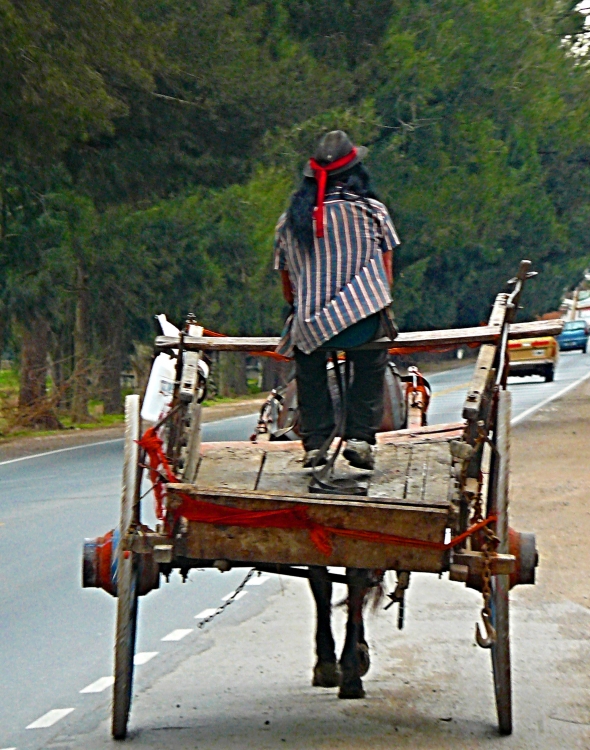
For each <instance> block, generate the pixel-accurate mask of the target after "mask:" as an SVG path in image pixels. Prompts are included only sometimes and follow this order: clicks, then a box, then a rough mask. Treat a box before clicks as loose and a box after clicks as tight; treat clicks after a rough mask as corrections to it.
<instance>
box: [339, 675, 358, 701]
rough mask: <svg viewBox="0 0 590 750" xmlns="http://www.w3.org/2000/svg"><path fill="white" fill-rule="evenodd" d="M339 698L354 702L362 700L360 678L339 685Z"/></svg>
mask: <svg viewBox="0 0 590 750" xmlns="http://www.w3.org/2000/svg"><path fill="white" fill-rule="evenodd" d="M338 697H339V698H344V699H346V700H355V699H357V698H364V697H365V691H364V689H363V683H362V681H361V680H360V678H357V679H356V680H352V682H344V683H342V685H340V692H339V693H338Z"/></svg>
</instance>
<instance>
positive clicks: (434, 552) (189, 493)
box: [84, 261, 561, 738]
mask: <svg viewBox="0 0 590 750" xmlns="http://www.w3.org/2000/svg"><path fill="white" fill-rule="evenodd" d="M529 267H530V263H529V262H528V261H523V262H522V263H521V266H520V269H519V273H518V275H517V277H516V278H515V279H513V280H512V282H511V283H512V291H511V293H506V294H504V293H503V294H499V295H498V296H497V297H496V300H495V304H494V306H493V310H492V313H491V317H490V319H489V321H488V324H487V325H486V326H482V327H480V328H471V329H470V328H465V329H457V330H447V331H430V332H419V333H405V334H400V335H399V338H398V339H397V340H396V341H395V346H396V348H400V347H406V348H416V347H428V348H436V347H450V346H462V345H466V344H479V345H481V348H480V351H479V356H478V358H477V363H476V366H475V371H474V375H473V379H472V382H471V384H470V387H469V390H468V393H467V396H466V399H465V402H464V407H463V421H461V422H458V423H455V424H445V425H435V426H429V427H414V428H411V429H406V430H399V431H397V432H389V433H382V434H380V435H378V447H377V455H376V466H375V470H374V471H373V472H372V474H371V475H368V476H367V475H365V476H364V479H365V485H366V494H365V495H364V496H358V495H355V496H351V495H349V494H330V495H322V494H317V493H315V492H310V491H309V480H310V475H309V471H308V470H306V469H304V468H303V465H302V450H301V445H300V443H298V442H265V443H251V442H250V443H249V442H241V443H236V442H232V443H209V444H207V443H203V444H201V442H200V404H199V398H200V397H199V396H198V392H199V391H198V388H197V384H196V380H195V385H194V388H193V391H194V394H197V395H194V397H193V398H192V400H191V399H189V398H187V397H186V395H185V396H184V397H183V398H181V396H182V388H183V382H184V386H185V388H184V392H185V394H186V393H188V394H189V395H190V388H187V387H186V384H187V380H186V378H185V379H184V380H183V364H182V363H183V361H185V360H186V355H187V353H188V354H190V355H191V356H193V358H194V356H197V357H200V356H202V355H203V354H204V353H206V352H211V351H228V350H231V351H248V352H261V351H268V350H272V349H273V348H274V347H275V346H276V344H277V339H261V338H228V337H217V338H214V337H209V336H192V335H190V334H189V333H183V334H181V335H179V336H176V337H175V336H160V337H158V338H157V339H156V343H155V349H156V353H160V352H167V353H170V354H173V355H174V356H175V357H176V360H177V371H176V372H177V376H176V384H175V389H174V395H173V399H172V402H171V406H170V409H169V411H168V414H167V415H166V416H165V417H164V418H163V419H162V420H161V423H160V424H158V425H155V427H152V428H151V429H149V430H148V431H147V432H146V433H144V434H143V437H142V430H141V427H140V421H141V420H140V404H139V397H138V396H129V397H128V398H127V400H126V415H125V419H126V433H125V457H124V471H123V492H122V505H121V519H120V524H119V527H118V528H117V529H115V530H114V531H112V532H109V534H107V535H106V536H105V537H101V538H99V539H96V540H87V542H86V545H85V552H84V585H85V586H98V587H101V588H104V589H105V590H107V591H109V593H111V594H114V595H116V596H117V598H118V611H117V627H116V644H115V684H114V693H113V715H112V732H113V735H114V736H115V737H116V738H124V737H125V735H126V731H127V722H128V716H129V710H130V704H131V695H132V678H133V657H134V650H135V632H136V622H137V616H138V597H139V596H141V595H143V594H146V593H148V592H149V591H150V590H152V589H154V588H157V587H158V585H159V579H160V575H161V574H162V573H163V574H165V575H168V574H169V573H170V571H171V570H172V569H178V570H179V571H180V572H181V573H182V575H183V576H186V575H187V573H188V571H189V570H191V569H193V568H207V567H216V568H219V569H221V570H229V569H230V568H238V567H245V568H253V569H255V570H259V571H264V572H270V573H273V572H274V573H280V574H282V575H296V576H305V575H306V567H307V566H326V567H331V566H334V567H350V568H363V569H372V570H377V571H381V572H384V571H388V570H392V571H396V573H397V580H398V585H397V588H396V592H395V600H396V601H397V602H399V603H400V610H402V607H403V592H404V589H405V587H406V586H407V582H408V580H409V574H410V573H411V572H414V571H416V572H427V573H436V574H441V573H443V572H445V571H446V572H448V573H449V577H450V578H451V579H452V580H455V581H463V582H465V583H466V585H467V586H470V587H473V588H476V589H478V590H480V591H481V592H482V597H483V606H482V619H483V626H484V627H483V630H477V640H478V642H479V644H480V645H481V646H483V647H488V648H490V650H491V656H492V667H493V677H494V686H495V695H496V704H497V712H498V724H499V729H500V732H501V733H503V734H509V733H510V732H511V731H512V697H511V680H510V634H509V630H510V629H509V590H510V588H511V587H512V586H515V585H517V584H523V583H534V580H535V567H536V565H537V551H536V547H535V538H534V535H533V534H525V533H519V532H516V531H514V530H512V529H511V528H510V527H509V523H508V498H509V453H510V419H511V418H510V413H511V396H510V393H509V392H508V391H507V389H506V380H507V372H508V368H507V346H508V340H509V339H511V338H524V337H528V336H530V337H535V336H540V335H553V334H558V333H559V332H560V330H561V321H549V322H541V323H521V324H517V323H515V322H514V319H515V314H516V309H517V306H518V301H519V297H520V293H521V290H522V286H523V284H524V281H525V279H526V278H527V276H529V275H532V274H530V272H529ZM372 345H373V346H386V345H387V343H384V342H379V341H377V342H374V343H373V344H372ZM191 366H193V369H194V370H195V372H196V368H194V361H193V363H192V365H191ZM201 392H202V388H201ZM146 470H148V474H149V476H150V479H151V481H152V483H153V485H154V489H155V492H156V494H157V501H158V503H159V515H160V518H161V521H160V523H159V524H158V526H157V528H156V530H151V529H149V528H147V527H146V526H145V525H143V524H142V519H141V499H140V498H141V483H142V475H143V473H144V472H145V471H146ZM335 471H336V473H338V472H341V473H342V472H344V471H345V469H344V465H343V464H342V465H341V464H338V463H337V464H336V466H335ZM346 471H348V474H350V469H349V468H347V469H346ZM330 575H331V578H332V580H342V579H343V578H344V577H343V576H339V575H337V574H336V573H331V574H330Z"/></svg>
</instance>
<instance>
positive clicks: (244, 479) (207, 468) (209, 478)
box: [196, 445, 263, 490]
mask: <svg viewBox="0 0 590 750" xmlns="http://www.w3.org/2000/svg"><path fill="white" fill-rule="evenodd" d="M262 458H263V455H262V450H261V449H260V448H258V449H257V450H253V449H252V447H250V446H247V445H246V446H237V447H235V446H233V445H226V446H225V447H224V448H222V449H220V450H216V451H207V452H206V453H204V455H203V456H202V457H201V462H200V464H199V468H198V471H197V478H196V482H197V485H198V486H199V487H217V488H219V489H227V490H230V489H237V490H239V489H242V490H253V489H254V487H255V486H256V478H257V477H258V474H259V471H260V465H261V461H262Z"/></svg>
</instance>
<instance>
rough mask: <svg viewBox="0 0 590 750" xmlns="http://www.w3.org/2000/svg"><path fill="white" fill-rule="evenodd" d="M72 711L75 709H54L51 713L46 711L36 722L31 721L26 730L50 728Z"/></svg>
mask: <svg viewBox="0 0 590 750" xmlns="http://www.w3.org/2000/svg"><path fill="white" fill-rule="evenodd" d="M74 710H75V709H73V708H54V709H52V710H51V711H48V712H47V713H46V714H43V716H40V717H39V718H38V719H37V720H36V721H33V722H32V723H31V724H29V726H28V727H26V728H27V729H46V728H47V727H52V726H53V725H54V724H57V722H58V721H59V720H60V719H63V718H64V716H67V715H68V714H71V713H72V711H74Z"/></svg>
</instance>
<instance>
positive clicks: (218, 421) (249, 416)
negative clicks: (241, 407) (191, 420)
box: [201, 411, 258, 429]
mask: <svg viewBox="0 0 590 750" xmlns="http://www.w3.org/2000/svg"><path fill="white" fill-rule="evenodd" d="M257 415H258V412H257V411H253V412H251V413H250V414H241V415H240V416H239V417H224V419H216V420H215V421H211V422H203V423H202V424H201V429H205V427H207V426H208V425H210V424H222V423H223V422H237V421H238V419H252V417H255V416H257Z"/></svg>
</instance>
